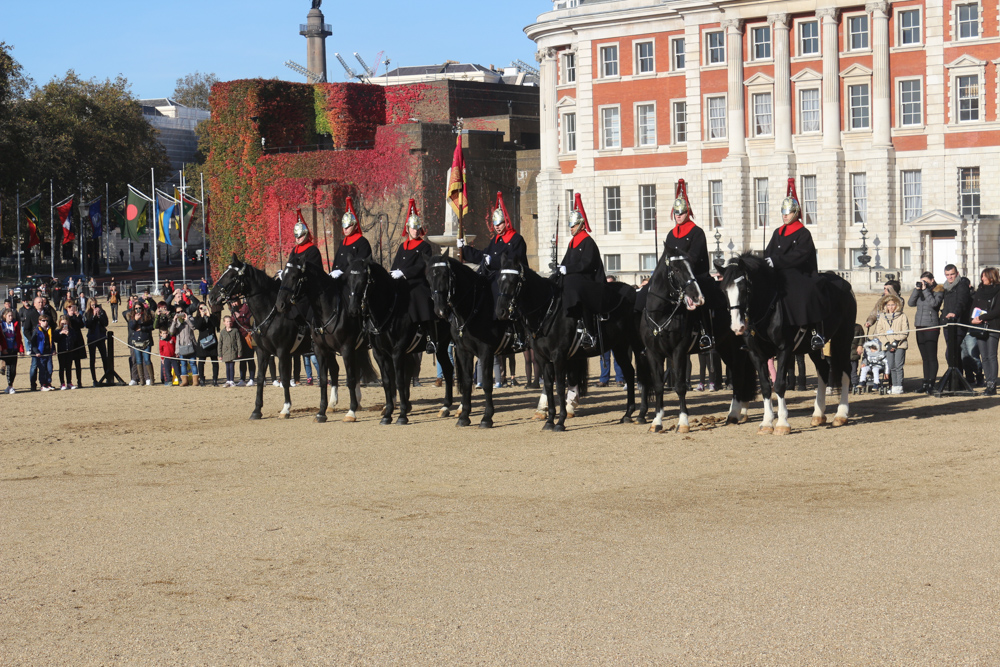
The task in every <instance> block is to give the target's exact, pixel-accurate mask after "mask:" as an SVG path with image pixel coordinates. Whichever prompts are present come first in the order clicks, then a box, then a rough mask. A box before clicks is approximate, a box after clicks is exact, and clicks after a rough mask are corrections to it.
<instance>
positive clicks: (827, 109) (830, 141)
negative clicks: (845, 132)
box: [816, 7, 841, 151]
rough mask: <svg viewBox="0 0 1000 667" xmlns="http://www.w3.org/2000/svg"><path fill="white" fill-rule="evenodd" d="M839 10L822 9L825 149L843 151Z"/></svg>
mask: <svg viewBox="0 0 1000 667" xmlns="http://www.w3.org/2000/svg"><path fill="white" fill-rule="evenodd" d="M838 14H839V10H838V9H837V8H836V7H827V8H824V9H820V10H819V11H817V12H816V15H817V16H818V17H819V18H820V20H821V21H822V22H823V149H824V150H838V151H839V150H841V145H840V53H839V51H838V49H839V42H838V40H837V30H838V26H839V24H838V22H837V15H838Z"/></svg>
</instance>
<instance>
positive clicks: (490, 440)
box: [0, 310, 1000, 665]
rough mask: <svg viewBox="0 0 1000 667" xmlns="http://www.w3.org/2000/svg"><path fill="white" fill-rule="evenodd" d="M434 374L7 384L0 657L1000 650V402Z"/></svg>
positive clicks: (210, 659) (408, 659) (137, 661)
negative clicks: (536, 411)
mask: <svg viewBox="0 0 1000 667" xmlns="http://www.w3.org/2000/svg"><path fill="white" fill-rule="evenodd" d="M863 312H867V310H864V311H863ZM916 357H917V354H916V350H913V353H912V357H911V359H910V361H911V364H910V366H911V367H912V366H913V365H914V363H915V358H916ZM430 372H431V369H430V367H429V365H425V370H424V374H425V376H426V375H428V374H429V373H430ZM908 373H909V374H911V375H912V374H913V371H912V370H911V369H910V368H908ZM24 376H26V367H24V368H22V381H21V382H19V386H22V385H23V380H25V379H26V378H25V377H24ZM86 384H87V385H89V382H87V383H86ZM426 385H427V383H426V382H425V387H424V388H421V389H418V390H416V391H415V396H416V397H417V402H416V405H415V408H416V410H415V413H414V415H413V418H412V421H411V425H409V426H405V427H403V426H380V425H379V424H378V415H377V413H375V412H364V413H362V414H361V415H360V416H361V421H360V422H358V423H356V424H344V423H341V422H340V419H341V418H342V416H343V409H344V405H343V404H341V405H339V406H337V411H335V412H334V413H332V415H331V421H330V422H329V423H327V424H317V423H315V422H314V421H313V419H312V414H313V411H314V410H315V408H316V406H317V405H318V395H317V394H318V389H316V388H314V387H306V386H300V387H295V388H293V390H292V391H293V400H294V409H295V410H296V412H295V413H294V414H293V418H292V419H291V420H287V421H284V420H279V419H276V418H275V415H276V413H277V412H278V410H279V409H280V405H281V398H280V393H279V390H278V389H276V388H271V387H268V388H267V391H266V392H265V417H266V419H265V420H263V421H261V422H249V421H248V420H247V417H248V415H249V413H250V410H251V407H252V394H251V391H252V390H250V389H240V388H234V389H221V388H212V387H206V388H193V387H192V388H167V387H161V386H155V387H152V388H145V387H142V388H140V387H133V388H130V387H122V388H114V389H101V390H96V389H89V388H86V389H80V390H77V391H65V392H49V393H44V394H42V393H32V394H29V393H27V392H24V393H18V394H16V395H14V396H0V406H2V408H0V409H2V410H3V412H4V413H5V414H6V415H7V417H8V419H7V428H6V430H5V431H4V433H3V434H2V436H0V562H2V567H0V664H2V665H91V664H95V665H97V664H123V665H143V664H156V665H174V664H176V665H222V664H227V665H228V664H233V665H254V664H267V665H271V664H282V665H297V664H301V665H333V664H337V665H340V664H361V665H368V664H372V665H382V664H405V665H414V664H419V665H439V664H463V665H465V664H488V665H493V664H519V665H520V664H560V665H566V664H574V665H575V664H627V665H634V664H665V665H714V664H719V665H851V664H859V665H860V664H864V665H868V664H879V665H941V664H968V665H993V664H998V663H1000V639H998V636H997V635H998V633H997V627H998V626H1000V518H998V517H1000V512H998V510H1000V493H998V491H1000V488H998V487H1000V482H998V470H1000V465H998V464H1000V460H998V459H1000V444H998V441H997V438H996V429H997V424H998V423H1000V402H998V401H1000V399H990V398H984V397H976V398H951V399H934V398H929V397H926V396H917V395H915V394H907V395H903V396H878V395H875V396H863V397H852V399H853V405H852V413H853V419H852V422H851V424H850V425H848V426H846V427H841V428H837V429H833V428H828V427H820V428H810V427H809V414H810V411H811V401H812V398H811V395H810V394H807V393H805V392H793V393H791V394H790V396H791V405H792V425H793V428H794V429H795V430H794V432H793V434H792V435H791V436H788V437H783V438H782V437H775V436H759V435H757V433H756V430H757V424H756V422H757V421H758V420H759V418H760V415H761V406H760V403H759V402H757V403H755V404H754V405H753V406H752V411H751V418H752V422H751V423H747V424H743V425H739V426H726V427H713V426H704V425H699V426H697V427H696V428H695V429H694V431H693V432H692V433H690V434H689V435H678V434H676V433H665V434H660V435H653V434H649V433H647V432H646V427H644V426H639V425H619V424H617V423H616V421H617V419H618V417H620V409H621V407H622V405H623V396H622V393H621V390H619V389H617V388H608V389H596V390H593V392H592V395H591V397H590V398H588V399H587V400H586V402H585V403H584V407H583V409H582V411H581V416H580V417H578V418H577V419H574V420H571V421H570V422H569V430H568V431H567V432H566V433H564V434H552V433H542V432H541V431H540V428H541V426H540V424H539V423H538V422H535V421H532V419H531V416H532V413H533V409H532V408H533V406H534V403H535V398H536V396H535V395H534V394H533V393H530V392H527V391H525V390H523V389H503V390H500V391H498V396H499V398H498V405H499V412H498V414H497V417H496V425H497V427H496V428H494V429H492V430H480V429H477V428H474V427H473V428H469V429H458V428H455V426H454V421H455V420H454V417H450V418H446V419H441V418H439V417H438V416H437V405H438V402H439V401H438V397H439V396H440V392H441V390H440V389H435V388H434V387H433V386H426ZM380 393H381V392H380V390H376V389H365V390H364V402H365V405H366V406H372V405H375V404H377V403H379V402H380V398H379V396H380ZM476 396H477V398H478V394H477V395H476ZM691 402H692V414H693V415H694V416H696V417H699V418H703V417H705V416H714V417H721V416H722V415H724V413H725V411H726V409H727V407H728V398H727V396H726V395H725V393H724V392H716V393H707V392H706V393H699V394H693V395H692V401H691ZM671 408H672V406H671ZM831 412H832V411H831ZM674 414H675V411H673V410H671V411H670V415H671V419H670V420H669V421H668V422H667V425H668V426H669V425H672V424H673V423H674V422H675V420H674V419H673V415H674ZM480 415H481V404H480V403H479V402H478V400H477V402H476V407H475V412H474V415H473V418H474V423H476V422H478V419H479V416H480Z"/></svg>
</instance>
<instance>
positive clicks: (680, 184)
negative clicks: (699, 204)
mask: <svg viewBox="0 0 1000 667" xmlns="http://www.w3.org/2000/svg"><path fill="white" fill-rule="evenodd" d="M681 197H683V198H684V203H685V204H687V207H688V219H689V220H694V211H692V210H691V200H690V199H688V190H687V184H686V183H685V182H684V179H683V178H681V179H679V180H678V181H677V185H676V186H675V187H674V199H679V198H681Z"/></svg>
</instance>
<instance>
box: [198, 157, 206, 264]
mask: <svg viewBox="0 0 1000 667" xmlns="http://www.w3.org/2000/svg"><path fill="white" fill-rule="evenodd" d="M198 175H199V176H201V265H202V266H201V268H202V273H203V275H204V277H205V280H206V281H207V280H208V252H207V250H206V247H205V218H206V217H208V200H207V199H205V172H202V171H199V172H198Z"/></svg>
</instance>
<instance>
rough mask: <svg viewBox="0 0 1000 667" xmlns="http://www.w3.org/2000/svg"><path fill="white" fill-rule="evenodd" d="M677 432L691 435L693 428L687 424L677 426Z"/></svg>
mask: <svg viewBox="0 0 1000 667" xmlns="http://www.w3.org/2000/svg"><path fill="white" fill-rule="evenodd" d="M677 432H678V433H690V432H691V427H690V426H688V425H687V424H678V425H677Z"/></svg>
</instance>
